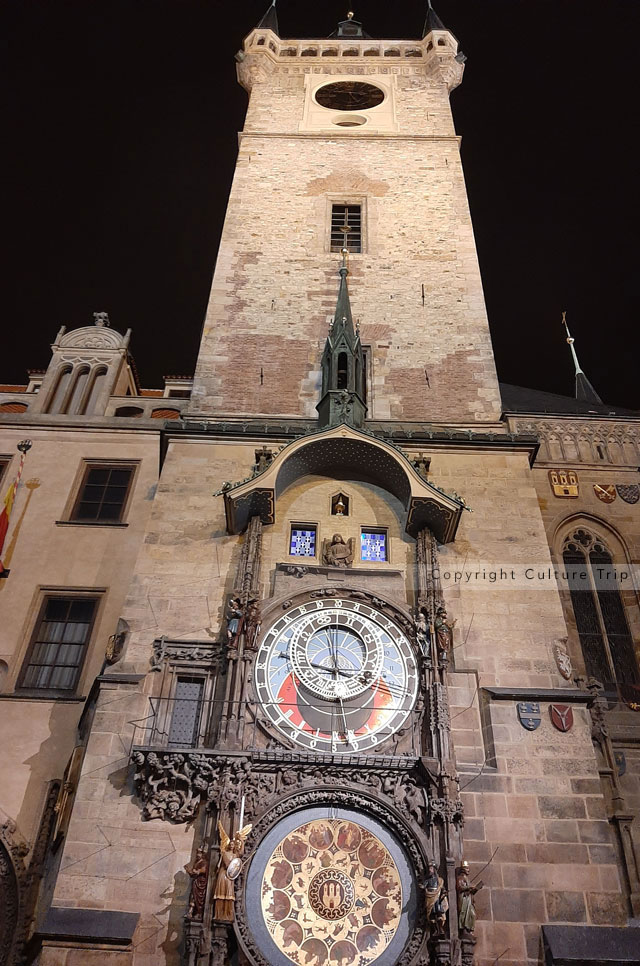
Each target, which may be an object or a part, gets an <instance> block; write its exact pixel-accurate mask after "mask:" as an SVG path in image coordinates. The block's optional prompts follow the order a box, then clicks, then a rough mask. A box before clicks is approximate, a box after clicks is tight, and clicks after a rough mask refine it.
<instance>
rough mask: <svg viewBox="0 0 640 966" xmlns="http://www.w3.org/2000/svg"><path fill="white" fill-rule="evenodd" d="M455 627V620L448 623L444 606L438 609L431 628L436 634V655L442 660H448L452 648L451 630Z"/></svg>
mask: <svg viewBox="0 0 640 966" xmlns="http://www.w3.org/2000/svg"><path fill="white" fill-rule="evenodd" d="M455 625H456V622H455V620H453V621H450V620H449V618H448V617H447V609H446V607H444V605H442V606H440V607H438V609H437V611H436V619H435V621H434V622H433V626H434V629H435V632H436V646H437V648H438V655H439V657H441V658H443V659H446V658H448V655H449V651H450V650H451V648H452V646H453V628H454V627H455Z"/></svg>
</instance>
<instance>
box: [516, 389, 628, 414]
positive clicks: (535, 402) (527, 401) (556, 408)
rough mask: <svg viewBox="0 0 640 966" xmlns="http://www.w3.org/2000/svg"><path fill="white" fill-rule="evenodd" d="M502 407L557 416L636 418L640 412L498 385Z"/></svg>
mask: <svg viewBox="0 0 640 966" xmlns="http://www.w3.org/2000/svg"><path fill="white" fill-rule="evenodd" d="M500 394H501V396H502V407H503V409H504V410H505V412H510V413H557V414H559V415H564V414H567V415H570V414H573V415H575V416H637V417H638V418H640V411H639V410H636V409H625V408H624V407H622V406H613V405H610V404H608V403H603V402H600V403H596V402H592V401H591V400H585V399H574V398H573V396H561V395H559V394H558V393H554V392H543V391H541V390H540V389H527V388H526V387H525V386H512V385H510V384H509V383H505V382H501V383H500Z"/></svg>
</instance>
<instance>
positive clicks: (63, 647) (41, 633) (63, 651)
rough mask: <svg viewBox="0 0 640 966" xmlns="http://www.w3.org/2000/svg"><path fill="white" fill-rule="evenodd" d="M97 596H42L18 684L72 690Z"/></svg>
mask: <svg viewBox="0 0 640 966" xmlns="http://www.w3.org/2000/svg"><path fill="white" fill-rule="evenodd" d="M97 604H98V598H97V597H58V596H55V597H53V596H48V597H45V600H44V604H43V606H42V610H41V611H40V616H39V618H38V622H37V624H36V628H35V631H34V633H33V637H32V639H31V645H30V648H29V655H28V658H27V661H26V663H25V666H24V668H23V670H22V675H21V678H20V683H19V687H20V688H24V689H28V690H37V691H64V692H73V691H74V690H75V688H76V685H77V683H78V678H79V677H80V670H81V668H82V664H83V662H84V659H85V655H86V652H87V645H88V643H89V638H90V637H91V630H92V628H93V624H94V620H95V615H96V610H97Z"/></svg>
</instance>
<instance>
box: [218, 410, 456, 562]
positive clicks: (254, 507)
mask: <svg viewBox="0 0 640 966" xmlns="http://www.w3.org/2000/svg"><path fill="white" fill-rule="evenodd" d="M304 476H328V477H330V478H331V479H334V480H358V481H361V482H363V483H371V484H374V485H376V486H380V487H382V489H384V490H387V492H388V493H392V494H393V495H394V496H395V497H397V498H398V500H399V501H400V503H401V504H402V505H403V507H404V509H405V510H406V512H407V518H406V527H405V529H406V531H407V533H409V534H410V535H411V536H413V537H415V536H417V535H418V533H419V532H420V530H422V529H423V528H424V527H429V529H430V530H431V531H432V532H433V533H434V535H435V536H436V538H437V539H438V540H439V541H440V543H450V542H451V541H452V540H453V539H454V538H455V534H456V530H457V528H458V524H459V522H460V517H461V515H462V511H463V509H464V505H463V503H462V502H461V501H459V500H457V499H456V498H455V497H453V496H449V495H448V494H446V493H444V492H443V491H442V490H439V489H438V488H437V487H436V486H434V485H433V484H432V483H428V482H427V481H426V480H424V479H423V478H422V477H421V476H419V475H418V474H417V473H416V471H415V470H414V468H413V466H412V465H411V463H410V462H409V460H408V459H407V458H406V456H404V455H403V454H402V453H401V452H400V451H399V450H398V449H396V448H395V447H394V446H392V445H390V444H389V443H387V442H385V441H383V440H380V439H376V438H375V437H374V436H371V435H370V434H368V433H365V432H362V431H361V430H357V429H352V428H351V427H349V426H346V425H344V424H343V425H341V426H337V427H334V428H333V429H329V430H326V431H324V432H321V433H315V434H313V435H309V436H305V437H303V438H301V439H296V440H293V441H292V442H291V443H289V444H288V445H287V446H285V447H284V448H283V449H282V450H281V451H280V452H279V453H278V455H277V456H276V458H275V459H274V460H273V462H272V463H271V464H270V465H269V466H268V467H267V469H266V470H265V471H264V472H262V473H259V474H258V475H257V476H254V477H253V478H252V479H249V480H245V481H243V482H241V483H238V484H236V485H234V486H231V487H228V488H227V489H226V490H225V494H224V496H225V510H226V515H227V529H228V530H229V532H230V533H242V532H243V531H244V530H245V528H246V527H247V524H248V522H249V520H250V519H251V517H253V516H260V518H261V519H262V522H263V523H266V524H268V523H275V520H276V507H277V502H278V497H279V496H280V495H281V494H282V493H284V491H285V490H286V489H287V487H289V486H291V484H293V483H295V482H296V480H299V479H301V478H302V477H304Z"/></svg>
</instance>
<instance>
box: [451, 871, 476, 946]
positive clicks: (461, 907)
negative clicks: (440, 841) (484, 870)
mask: <svg viewBox="0 0 640 966" xmlns="http://www.w3.org/2000/svg"><path fill="white" fill-rule="evenodd" d="M482 886H483V883H482V882H479V883H478V885H477V886H474V885H471V880H470V879H469V863H468V862H463V863H462V865H461V866H460V868H459V869H457V870H456V893H457V896H458V929H459V930H460V933H461V935H462V936H465V935H466V936H471V935H473V933H474V930H475V928H476V907H475V905H474V902H473V897H474V896H475V894H476V892H479V891H480V889H482Z"/></svg>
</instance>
